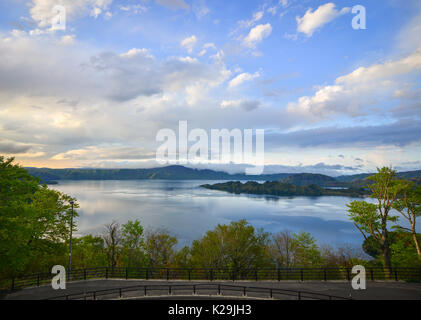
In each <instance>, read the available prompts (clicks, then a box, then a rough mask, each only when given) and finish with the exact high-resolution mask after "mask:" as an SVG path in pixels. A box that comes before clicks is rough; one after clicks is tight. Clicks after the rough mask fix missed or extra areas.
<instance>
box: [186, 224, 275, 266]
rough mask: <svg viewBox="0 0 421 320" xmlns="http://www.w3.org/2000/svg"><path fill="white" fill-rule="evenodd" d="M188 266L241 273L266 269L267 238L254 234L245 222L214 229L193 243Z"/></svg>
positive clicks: (266, 235)
mask: <svg viewBox="0 0 421 320" xmlns="http://www.w3.org/2000/svg"><path fill="white" fill-rule="evenodd" d="M191 255H192V258H191V259H192V263H193V264H195V265H197V266H200V267H206V268H231V269H233V270H236V271H237V272H238V271H241V270H247V269H250V268H258V267H264V266H267V265H268V264H269V263H270V257H269V253H268V234H266V233H263V232H262V231H261V230H259V231H257V232H256V231H255V229H254V227H253V226H251V225H249V224H248V222H247V221H246V220H240V221H238V222H231V223H230V224H229V225H218V226H217V227H216V228H215V229H214V230H212V231H208V232H207V233H206V235H205V236H204V237H203V238H202V239H200V240H196V241H194V242H193V245H192V249H191Z"/></svg>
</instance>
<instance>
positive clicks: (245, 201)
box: [51, 180, 363, 246]
mask: <svg viewBox="0 0 421 320" xmlns="http://www.w3.org/2000/svg"><path fill="white" fill-rule="evenodd" d="M216 182H219V181H203V180H202V181H170V180H132V181H59V184H58V185H52V186H51V187H52V188H54V189H57V190H60V191H62V192H64V193H66V194H69V195H71V196H73V197H76V198H77V199H78V201H79V203H80V209H79V210H78V212H79V217H78V218H77V225H78V232H77V234H79V235H81V234H87V233H93V234H99V233H101V232H102V230H103V226H104V224H106V223H109V222H111V221H112V220H117V221H118V222H120V223H125V222H127V221H128V220H134V219H139V220H140V221H141V222H142V224H143V225H144V226H145V227H146V228H152V229H153V228H166V229H167V230H169V231H170V232H171V233H172V234H173V235H174V236H176V237H177V238H178V239H179V244H180V245H185V244H190V243H191V241H192V240H195V239H198V238H200V237H201V236H203V235H204V234H205V232H206V231H208V230H210V229H213V228H214V227H215V226H216V225H217V224H218V223H220V224H228V223H229V222H230V221H233V220H240V219H247V221H249V222H250V223H251V224H252V225H253V226H254V227H258V228H261V227H262V228H264V229H265V231H267V232H273V233H275V232H278V231H282V230H284V229H289V230H291V231H293V232H299V231H301V230H304V231H307V232H310V233H311V234H312V235H313V236H314V237H315V238H316V239H317V240H318V242H319V244H323V243H325V244H330V245H333V246H337V245H341V244H344V243H350V244H353V245H356V246H359V245H360V244H361V243H362V241H363V239H362V236H361V234H360V233H359V232H358V230H357V229H356V228H355V226H354V225H353V224H352V223H351V222H350V221H349V219H348V216H347V211H346V210H347V208H346V204H347V203H349V202H351V201H353V200H356V199H353V198H348V197H271V196H254V195H233V194H229V193H225V192H222V191H213V190H207V189H204V188H201V187H200V185H202V184H205V183H216Z"/></svg>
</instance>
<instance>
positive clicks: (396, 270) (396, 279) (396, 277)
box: [395, 268, 398, 281]
mask: <svg viewBox="0 0 421 320" xmlns="http://www.w3.org/2000/svg"><path fill="white" fill-rule="evenodd" d="M395 281H398V269H396V268H395Z"/></svg>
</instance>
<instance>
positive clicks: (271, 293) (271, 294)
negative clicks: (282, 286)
mask: <svg viewBox="0 0 421 320" xmlns="http://www.w3.org/2000/svg"><path fill="white" fill-rule="evenodd" d="M270 297H271V298H273V292H272V289H270Z"/></svg>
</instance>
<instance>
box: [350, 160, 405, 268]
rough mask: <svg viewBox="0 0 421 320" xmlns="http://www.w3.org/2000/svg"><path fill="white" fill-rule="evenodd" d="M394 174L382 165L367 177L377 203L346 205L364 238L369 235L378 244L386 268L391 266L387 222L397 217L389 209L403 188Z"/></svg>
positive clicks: (359, 202)
mask: <svg viewBox="0 0 421 320" xmlns="http://www.w3.org/2000/svg"><path fill="white" fill-rule="evenodd" d="M395 174H396V171H394V170H392V169H391V168H387V167H383V168H381V169H379V168H378V169H377V174H375V175H374V176H371V177H369V178H367V179H369V180H371V181H372V182H373V183H372V184H370V185H369V186H368V188H369V189H370V191H371V197H372V198H374V199H377V204H373V203H368V202H366V201H353V202H351V203H350V204H348V205H347V206H348V207H349V210H348V212H349V216H350V218H351V220H352V221H354V225H355V226H356V227H357V229H358V230H359V231H360V232H361V234H362V235H363V237H364V239H366V240H367V238H368V235H371V236H373V238H374V239H375V240H376V241H377V242H378V243H379V244H380V248H381V250H382V253H383V262H384V266H385V267H386V269H387V270H390V268H391V255H390V248H389V241H388V236H389V231H388V229H387V223H388V222H396V221H397V219H398V217H397V216H391V215H390V210H391V209H392V208H393V205H394V203H395V202H396V200H397V198H398V196H399V193H400V192H401V190H402V189H403V185H402V183H401V182H400V181H398V180H395V179H394V177H395Z"/></svg>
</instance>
